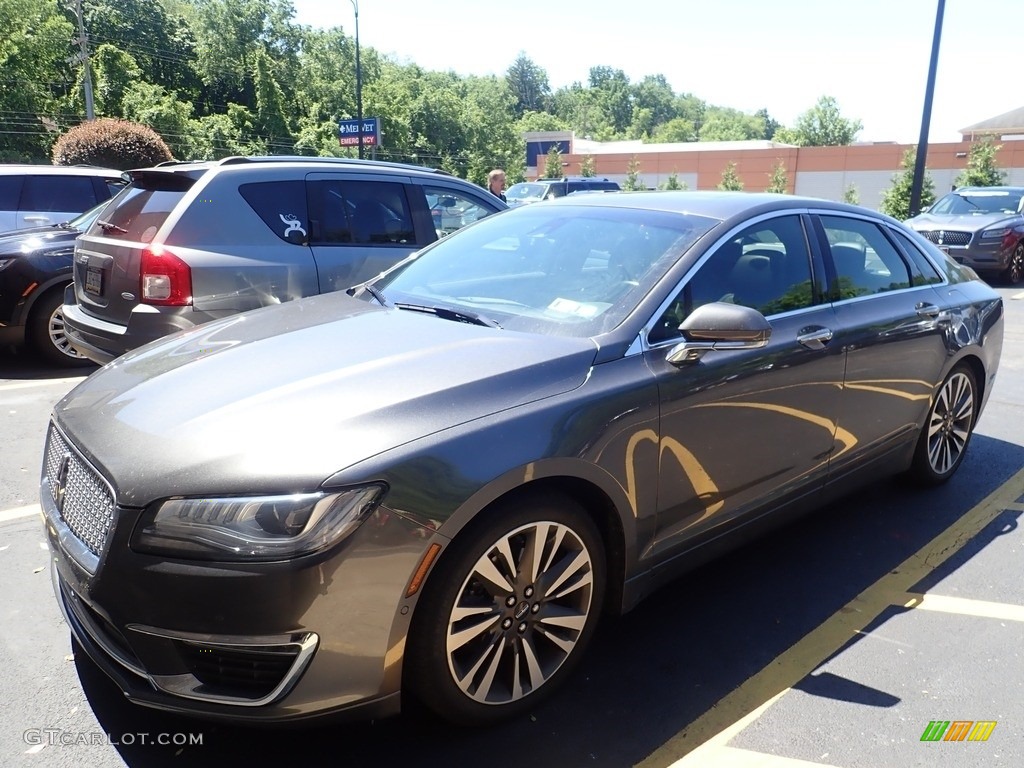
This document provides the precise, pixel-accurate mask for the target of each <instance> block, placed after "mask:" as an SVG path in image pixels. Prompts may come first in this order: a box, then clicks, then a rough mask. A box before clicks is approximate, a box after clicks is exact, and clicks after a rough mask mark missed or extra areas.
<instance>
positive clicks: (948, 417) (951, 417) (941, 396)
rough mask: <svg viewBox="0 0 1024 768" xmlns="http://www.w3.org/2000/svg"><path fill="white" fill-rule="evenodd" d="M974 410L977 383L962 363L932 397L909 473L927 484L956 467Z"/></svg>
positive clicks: (944, 477) (940, 479) (970, 429)
mask: <svg viewBox="0 0 1024 768" xmlns="http://www.w3.org/2000/svg"><path fill="white" fill-rule="evenodd" d="M977 414H978V385H977V382H976V381H975V378H974V372H973V371H971V369H970V368H969V367H968V366H966V365H963V364H960V365H958V366H956V367H955V368H954V369H953V370H952V371H950V374H949V376H947V377H946V380H945V381H944V382H942V386H941V387H939V391H938V392H936V394H935V398H934V400H933V401H932V405H931V408H930V410H929V411H928V418H927V420H926V421H925V423H924V429H923V430H922V431H921V437H920V438H919V439H918V442H917V450H916V452H915V453H914V463H913V466H912V469H911V471H912V473H913V475H914V477H915V478H916V479H917V480H919V481H921V482H923V483H925V484H927V485H938V484H939V483H944V482H946V481H947V480H949V478H951V477H952V476H953V474H954V473H955V472H956V471H957V469H958V468H959V467H960V464H961V462H962V461H963V460H964V454H965V453H966V452H967V445H968V443H970V441H971V434H972V433H973V432H974V420H975V418H976V417H977Z"/></svg>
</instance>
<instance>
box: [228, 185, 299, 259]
mask: <svg viewBox="0 0 1024 768" xmlns="http://www.w3.org/2000/svg"><path fill="white" fill-rule="evenodd" d="M238 192H239V194H241V195H242V198H243V199H244V200H245V202H247V203H248V204H249V207H250V208H252V209H253V210H254V211H255V212H256V213H257V214H258V215H259V217H260V218H261V219H263V223H264V224H266V225H267V226H268V227H269V228H270V230H271V231H272V232H273V233H274V234H275V235H277V236H278V237H280V238H281V239H282V240H284V241H286V242H289V243H295V244H297V245H302V244H305V243H306V241H307V240H308V239H309V223H308V221H307V217H306V184H305V182H303V181H268V182H261V183H259V184H243V185H241V186H240V187H239V188H238Z"/></svg>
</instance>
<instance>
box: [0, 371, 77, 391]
mask: <svg viewBox="0 0 1024 768" xmlns="http://www.w3.org/2000/svg"><path fill="white" fill-rule="evenodd" d="M84 378H85V374H82V375H81V376H74V377H72V378H70V379H39V380H38V381H12V382H8V383H7V384H0V392H7V391H9V390H12V389H30V388H32V387H45V386H47V385H49V384H74V383H77V382H79V381H82V380H83V379H84Z"/></svg>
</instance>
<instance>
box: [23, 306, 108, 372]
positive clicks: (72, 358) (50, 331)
mask: <svg viewBox="0 0 1024 768" xmlns="http://www.w3.org/2000/svg"><path fill="white" fill-rule="evenodd" d="M63 304H64V286H60V287H59V288H52V289H50V290H49V291H48V292H47V293H46V294H45V295H43V296H41V297H39V299H37V300H36V303H35V305H34V306H33V307H32V313H31V314H30V315H29V319H28V324H27V326H26V328H25V336H26V338H27V339H28V342H29V345H30V346H31V348H32V351H33V352H35V354H36V355H38V356H39V357H40V358H42V359H43V360H44V361H46V362H47V363H49V364H50V365H56V366H62V367H65V368H68V367H80V366H84V365H92V362H91V361H90V360H89V359H88V358H87V357H85V356H84V355H80V354H79V353H78V352H76V351H75V349H74V348H73V347H72V346H71V342H70V341H69V340H68V337H67V334H65V333H64V313H63V311H62V310H61V307H62V306H63Z"/></svg>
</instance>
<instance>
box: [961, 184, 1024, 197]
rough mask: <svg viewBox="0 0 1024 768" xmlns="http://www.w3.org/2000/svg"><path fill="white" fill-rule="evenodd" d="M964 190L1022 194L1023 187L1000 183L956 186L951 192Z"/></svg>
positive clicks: (1023, 192)
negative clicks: (983, 185)
mask: <svg viewBox="0 0 1024 768" xmlns="http://www.w3.org/2000/svg"><path fill="white" fill-rule="evenodd" d="M966 192H1015V193H1018V194H1024V187H1012V186H1009V185H1006V184H1000V185H996V186H992V187H957V188H956V189H954V190H953V191H952V194H954V195H962V194H964V193H966Z"/></svg>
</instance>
